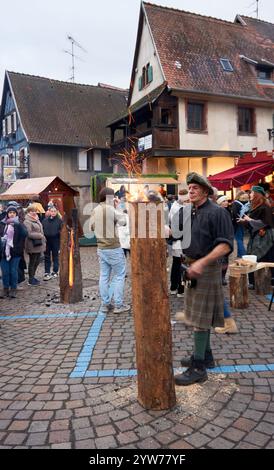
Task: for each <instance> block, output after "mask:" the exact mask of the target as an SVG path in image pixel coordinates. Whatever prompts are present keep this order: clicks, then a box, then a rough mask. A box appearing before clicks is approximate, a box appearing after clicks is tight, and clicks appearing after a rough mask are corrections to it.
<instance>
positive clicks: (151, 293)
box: [130, 202, 176, 410]
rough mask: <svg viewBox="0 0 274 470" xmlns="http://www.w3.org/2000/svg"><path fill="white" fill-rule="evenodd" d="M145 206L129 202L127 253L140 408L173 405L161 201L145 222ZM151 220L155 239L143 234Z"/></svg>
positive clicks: (162, 407)
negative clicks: (128, 257) (128, 247)
mask: <svg viewBox="0 0 274 470" xmlns="http://www.w3.org/2000/svg"><path fill="white" fill-rule="evenodd" d="M148 206H149V204H148V203H142V202H141V203H137V202H136V203H135V202H134V203H130V226H131V237H133V238H131V251H130V253H131V256H130V257H131V273H132V305H133V314H134V324H135V337H136V363H137V372H138V401H139V403H140V404H141V405H142V406H143V407H144V408H146V409H150V410H165V409H170V408H172V407H173V406H174V405H175V403H176V396H175V386H174V377H173V363H172V333H171V323H170V307H169V297H168V288H167V273H166V240H165V238H162V236H161V235H163V233H162V231H161V220H160V219H161V215H160V214H162V215H163V204H162V203H161V204H159V206H157V208H158V210H157V213H156V219H155V217H154V216H155V214H154V216H153V215H152V216H151V218H150V221H149V217H146V215H145V212H146V210H147V208H148ZM150 206H151V204H150ZM154 207H156V206H155V205H154ZM159 209H160V210H159ZM152 219H153V220H154V222H153V224H154V229H155V233H154V235H155V238H150V237H149V235H151V229H153V227H152V225H153V224H151V221H152ZM152 231H153V230H152ZM141 237H143V238H141Z"/></svg>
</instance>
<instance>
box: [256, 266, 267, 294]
mask: <svg viewBox="0 0 274 470" xmlns="http://www.w3.org/2000/svg"><path fill="white" fill-rule="evenodd" d="M254 279H255V293H256V294H257V295H266V294H269V292H271V270H270V269H269V268H263V269H259V270H258V271H255V272H254Z"/></svg>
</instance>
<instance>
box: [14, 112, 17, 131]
mask: <svg viewBox="0 0 274 470" xmlns="http://www.w3.org/2000/svg"><path fill="white" fill-rule="evenodd" d="M16 130H17V115H16V111H14V113H13V132H15V131H16Z"/></svg>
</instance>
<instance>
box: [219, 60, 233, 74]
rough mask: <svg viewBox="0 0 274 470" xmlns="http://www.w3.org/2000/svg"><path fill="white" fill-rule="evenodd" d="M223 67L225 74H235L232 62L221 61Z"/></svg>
mask: <svg viewBox="0 0 274 470" xmlns="http://www.w3.org/2000/svg"><path fill="white" fill-rule="evenodd" d="M220 62H221V66H222V67H223V70H224V71H225V72H233V67H232V65H231V62H230V60H228V59H220Z"/></svg>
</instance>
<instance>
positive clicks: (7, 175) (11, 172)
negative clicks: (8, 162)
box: [3, 166, 17, 183]
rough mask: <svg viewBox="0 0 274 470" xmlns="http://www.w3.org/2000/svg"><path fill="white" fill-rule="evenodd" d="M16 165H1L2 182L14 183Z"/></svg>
mask: <svg viewBox="0 0 274 470" xmlns="http://www.w3.org/2000/svg"><path fill="white" fill-rule="evenodd" d="M16 170H17V167H16V166H4V167H3V179H4V183H14V182H15V181H16Z"/></svg>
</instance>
